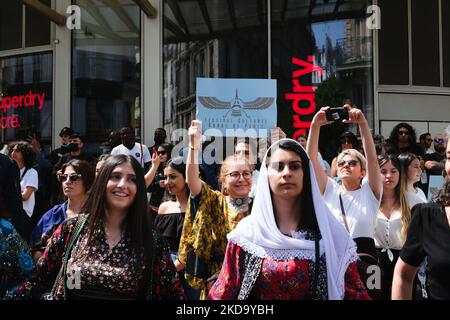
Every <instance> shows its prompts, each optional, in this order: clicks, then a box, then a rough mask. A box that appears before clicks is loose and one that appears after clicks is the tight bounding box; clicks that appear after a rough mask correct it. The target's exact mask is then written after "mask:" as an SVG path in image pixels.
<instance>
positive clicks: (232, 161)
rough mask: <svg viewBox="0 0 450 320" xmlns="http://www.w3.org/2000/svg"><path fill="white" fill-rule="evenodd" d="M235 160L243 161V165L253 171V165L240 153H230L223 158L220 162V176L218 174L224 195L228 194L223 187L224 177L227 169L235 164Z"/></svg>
mask: <svg viewBox="0 0 450 320" xmlns="http://www.w3.org/2000/svg"><path fill="white" fill-rule="evenodd" d="M236 162H240V163H242V162H243V163H245V165H246V166H247V167H248V169H249V170H250V171H253V169H254V166H253V165H252V164H251V163H250V161H249V160H248V159H247V158H245V157H244V156H242V155H231V156H228V157H226V158H225V160H223V162H222V166H221V167H220V176H219V184H220V190H221V192H222V193H223V194H224V195H228V192H227V190H225V188H224V183H225V178H226V176H227V174H228V173H229V172H228V171H229V170H230V167H231V166H232V165H233V164H235V163H236Z"/></svg>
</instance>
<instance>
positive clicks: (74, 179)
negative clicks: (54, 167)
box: [57, 173, 82, 182]
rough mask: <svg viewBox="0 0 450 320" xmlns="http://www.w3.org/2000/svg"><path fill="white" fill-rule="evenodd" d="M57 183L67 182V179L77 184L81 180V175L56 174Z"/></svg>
mask: <svg viewBox="0 0 450 320" xmlns="http://www.w3.org/2000/svg"><path fill="white" fill-rule="evenodd" d="M57 177H58V181H59V182H65V181H66V180H67V178H69V180H70V181H72V182H77V181H78V180H79V179H81V177H82V176H81V174H79V173H72V174H70V175H68V174H58V176H57Z"/></svg>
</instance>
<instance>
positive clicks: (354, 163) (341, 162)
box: [337, 160, 358, 168]
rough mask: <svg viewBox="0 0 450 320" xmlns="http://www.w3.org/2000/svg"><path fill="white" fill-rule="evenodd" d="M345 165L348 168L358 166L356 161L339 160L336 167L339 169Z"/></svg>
mask: <svg viewBox="0 0 450 320" xmlns="http://www.w3.org/2000/svg"><path fill="white" fill-rule="evenodd" d="M346 163H348V166H349V167H356V165H357V164H358V161H356V160H348V161H345V160H341V161H339V162H338V163H337V165H338V167H339V168H341V167H343V166H345V164H346Z"/></svg>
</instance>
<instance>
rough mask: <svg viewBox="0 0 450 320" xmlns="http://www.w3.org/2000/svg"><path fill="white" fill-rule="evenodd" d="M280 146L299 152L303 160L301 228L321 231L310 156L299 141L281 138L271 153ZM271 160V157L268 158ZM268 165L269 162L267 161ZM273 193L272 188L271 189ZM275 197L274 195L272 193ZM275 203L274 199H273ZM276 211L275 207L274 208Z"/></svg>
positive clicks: (286, 149) (283, 148) (299, 226)
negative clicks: (315, 207) (313, 190)
mask: <svg viewBox="0 0 450 320" xmlns="http://www.w3.org/2000/svg"><path fill="white" fill-rule="evenodd" d="M278 147H279V148H280V149H282V150H285V151H292V152H294V153H295V154H297V155H298V156H299V157H300V159H301V162H302V170H303V190H302V192H301V194H300V203H301V212H299V213H298V214H299V215H300V217H299V218H300V222H299V225H298V228H299V229H303V230H309V231H313V232H320V229H319V224H318V222H317V217H316V211H315V209H314V201H313V197H312V189H311V174H310V169H309V158H308V155H307V154H306V152H305V150H303V148H302V147H301V146H300V144H299V143H298V142H295V141H292V140H281V141H280V142H279V143H278V145H277V146H276V147H275V149H271V150H270V151H271V154H273V153H274V152H275V151H276V150H277V148H278ZM267 159H268V160H269V157H268V158H267ZM266 165H268V163H266ZM270 193H271V195H272V190H271V191H270ZM272 197H273V195H272ZM272 203H273V201H272ZM274 211H275V208H274Z"/></svg>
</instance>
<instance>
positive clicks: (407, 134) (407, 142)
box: [386, 122, 423, 156]
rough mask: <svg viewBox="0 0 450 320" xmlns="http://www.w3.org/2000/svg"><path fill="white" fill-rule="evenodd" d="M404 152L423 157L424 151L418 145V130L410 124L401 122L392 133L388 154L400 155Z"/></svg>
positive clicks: (387, 149) (387, 147)
mask: <svg viewBox="0 0 450 320" xmlns="http://www.w3.org/2000/svg"><path fill="white" fill-rule="evenodd" d="M404 152H411V153H414V154H415V155H418V156H423V153H422V150H421V149H420V147H419V146H418V145H417V135H416V130H415V129H414V128H413V127H412V126H411V125H410V124H408V123H405V122H401V123H399V124H397V125H396V126H395V127H394V128H393V129H392V131H391V134H390V136H389V144H388V145H387V146H386V153H392V154H396V155H399V154H400V153H404Z"/></svg>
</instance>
